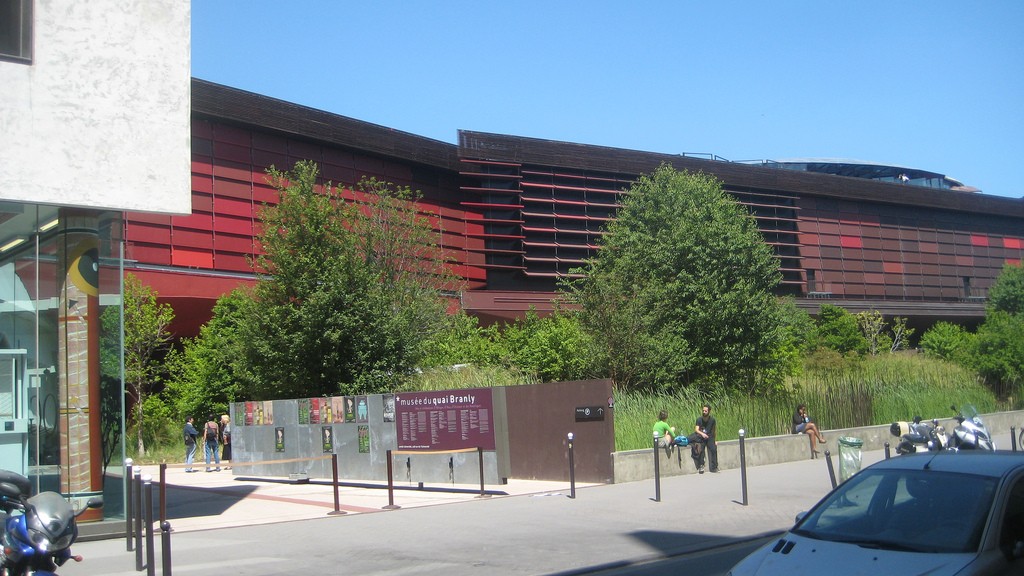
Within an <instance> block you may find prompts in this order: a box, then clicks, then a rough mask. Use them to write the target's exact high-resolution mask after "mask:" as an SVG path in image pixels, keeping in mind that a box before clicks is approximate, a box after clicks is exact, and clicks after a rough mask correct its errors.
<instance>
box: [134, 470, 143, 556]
mask: <svg viewBox="0 0 1024 576" xmlns="http://www.w3.org/2000/svg"><path fill="white" fill-rule="evenodd" d="M133 482H135V487H134V488H132V491H133V492H134V493H135V510H134V511H135V571H136V572H141V571H142V569H143V568H145V566H143V564H142V470H141V469H139V468H136V469H135V478H134V480H133Z"/></svg>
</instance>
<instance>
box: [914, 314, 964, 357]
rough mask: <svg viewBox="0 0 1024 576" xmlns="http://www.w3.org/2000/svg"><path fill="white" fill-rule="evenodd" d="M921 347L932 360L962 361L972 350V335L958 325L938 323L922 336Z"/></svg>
mask: <svg viewBox="0 0 1024 576" xmlns="http://www.w3.org/2000/svg"><path fill="white" fill-rule="evenodd" d="M920 346H921V350H923V351H924V353H925V354H926V355H928V356H930V357H932V358H941V359H943V360H949V361H953V362H956V361H962V360H964V359H965V357H966V356H967V354H968V353H969V351H970V348H971V333H970V332H968V331H967V330H964V328H963V327H962V326H960V325H958V324H952V323H950V322H936V323H935V325H933V326H932V327H931V328H929V329H928V330H927V331H926V332H925V333H924V334H922V335H921V343H920Z"/></svg>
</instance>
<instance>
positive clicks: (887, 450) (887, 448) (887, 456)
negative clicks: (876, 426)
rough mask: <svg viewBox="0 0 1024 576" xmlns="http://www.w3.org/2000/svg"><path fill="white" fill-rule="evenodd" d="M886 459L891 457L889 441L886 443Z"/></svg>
mask: <svg viewBox="0 0 1024 576" xmlns="http://www.w3.org/2000/svg"><path fill="white" fill-rule="evenodd" d="M885 459H886V460H888V459H889V443H888V442H886V443H885Z"/></svg>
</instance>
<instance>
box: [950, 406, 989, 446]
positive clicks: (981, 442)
mask: <svg viewBox="0 0 1024 576" xmlns="http://www.w3.org/2000/svg"><path fill="white" fill-rule="evenodd" d="M950 409H952V410H953V412H955V413H956V426H955V427H954V428H953V434H952V435H951V436H950V441H949V449H950V450H954V451H959V450H995V449H996V446H995V443H994V442H993V441H992V435H991V434H989V431H988V428H986V427H985V423H984V422H982V420H981V415H979V414H978V410H977V408H975V407H974V406H972V405H970V404H968V405H966V406H964V407H963V409H962V410H957V409H956V406H950Z"/></svg>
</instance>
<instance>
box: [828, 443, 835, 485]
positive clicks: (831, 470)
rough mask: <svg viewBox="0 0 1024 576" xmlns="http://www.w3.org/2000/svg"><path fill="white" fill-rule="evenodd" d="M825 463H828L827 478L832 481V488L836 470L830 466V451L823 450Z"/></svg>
mask: <svg viewBox="0 0 1024 576" xmlns="http://www.w3.org/2000/svg"><path fill="white" fill-rule="evenodd" d="M825 463H826V464H828V478H829V480H831V481H832V489H833V490H834V489H835V487H836V471H835V469H834V468H832V453H831V452H829V451H828V450H825Z"/></svg>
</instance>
